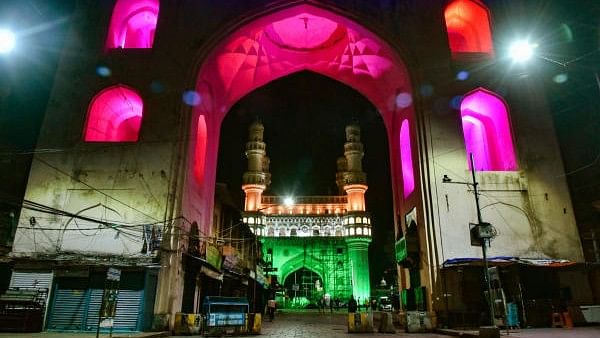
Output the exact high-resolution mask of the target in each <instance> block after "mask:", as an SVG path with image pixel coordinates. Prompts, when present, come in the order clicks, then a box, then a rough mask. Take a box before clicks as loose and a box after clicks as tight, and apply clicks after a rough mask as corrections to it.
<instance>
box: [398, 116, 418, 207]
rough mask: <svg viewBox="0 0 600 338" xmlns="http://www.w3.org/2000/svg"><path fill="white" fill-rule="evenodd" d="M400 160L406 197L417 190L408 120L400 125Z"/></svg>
mask: <svg viewBox="0 0 600 338" xmlns="http://www.w3.org/2000/svg"><path fill="white" fill-rule="evenodd" d="M400 161H401V163H402V182H403V188H404V189H403V192H404V198H407V197H408V195H410V193H412V192H413V190H415V175H414V172H413V161H412V151H411V146H410V125H409V123H408V120H404V121H402V125H401V126H400Z"/></svg>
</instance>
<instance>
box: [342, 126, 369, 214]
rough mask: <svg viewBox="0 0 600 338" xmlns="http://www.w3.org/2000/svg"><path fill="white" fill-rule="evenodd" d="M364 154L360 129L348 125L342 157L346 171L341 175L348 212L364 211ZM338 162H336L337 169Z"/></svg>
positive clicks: (366, 187) (365, 187) (365, 189)
mask: <svg viewBox="0 0 600 338" xmlns="http://www.w3.org/2000/svg"><path fill="white" fill-rule="evenodd" d="M364 154H365V152H364V151H363V144H362V143H361V142H360V127H359V126H357V125H349V126H347V127H346V143H345V144H344V157H345V158H346V171H345V172H344V173H343V177H344V181H343V189H344V191H345V192H346V194H347V195H348V211H349V212H351V211H365V210H366V209H365V192H366V191H367V189H368V186H367V174H365V173H364V172H363V171H362V158H363V156H364ZM339 163H340V161H339V160H338V167H339Z"/></svg>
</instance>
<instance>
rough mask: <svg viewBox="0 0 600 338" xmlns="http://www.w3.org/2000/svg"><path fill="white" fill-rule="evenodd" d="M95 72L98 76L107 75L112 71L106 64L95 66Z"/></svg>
mask: <svg viewBox="0 0 600 338" xmlns="http://www.w3.org/2000/svg"><path fill="white" fill-rule="evenodd" d="M96 74H98V75H99V76H102V77H109V76H110V75H111V74H112V72H111V70H110V68H108V67H106V66H98V67H97V68H96Z"/></svg>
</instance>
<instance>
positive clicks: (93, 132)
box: [84, 85, 144, 142]
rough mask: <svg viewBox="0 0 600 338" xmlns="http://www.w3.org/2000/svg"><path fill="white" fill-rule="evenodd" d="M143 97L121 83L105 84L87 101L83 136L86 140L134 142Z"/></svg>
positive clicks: (138, 128) (137, 133) (137, 134)
mask: <svg viewBox="0 0 600 338" xmlns="http://www.w3.org/2000/svg"><path fill="white" fill-rule="evenodd" d="M143 108H144V103H143V102H142V98H141V97H140V96H139V95H138V94H137V93H136V92H135V91H134V90H132V89H130V88H127V87H125V86H122V85H118V86H114V87H110V88H107V89H105V90H103V91H101V92H100V93H99V94H98V95H96V96H95V97H94V98H93V99H92V102H91V103H90V106H89V109H88V116H87V121H86V127H85V131H84V140H85V141H86V142H135V141H137V140H138V136H139V131H140V125H141V123H142V111H143Z"/></svg>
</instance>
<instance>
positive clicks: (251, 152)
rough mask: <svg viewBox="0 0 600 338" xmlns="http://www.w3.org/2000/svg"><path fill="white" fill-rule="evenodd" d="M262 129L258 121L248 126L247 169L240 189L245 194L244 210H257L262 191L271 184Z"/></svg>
mask: <svg viewBox="0 0 600 338" xmlns="http://www.w3.org/2000/svg"><path fill="white" fill-rule="evenodd" d="M264 130H265V128H264V127H263V125H262V123H260V122H258V121H255V122H254V123H252V124H251V125H250V127H249V128H248V142H246V158H247V159H248V170H247V171H246V172H244V177H243V180H242V190H244V193H245V195H246V200H245V203H244V210H245V211H259V209H260V207H261V206H260V204H261V198H262V193H263V191H265V189H266V188H267V187H268V186H269V184H271V174H270V173H269V158H268V157H267V151H266V148H267V146H266V144H265V142H263V133H264Z"/></svg>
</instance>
